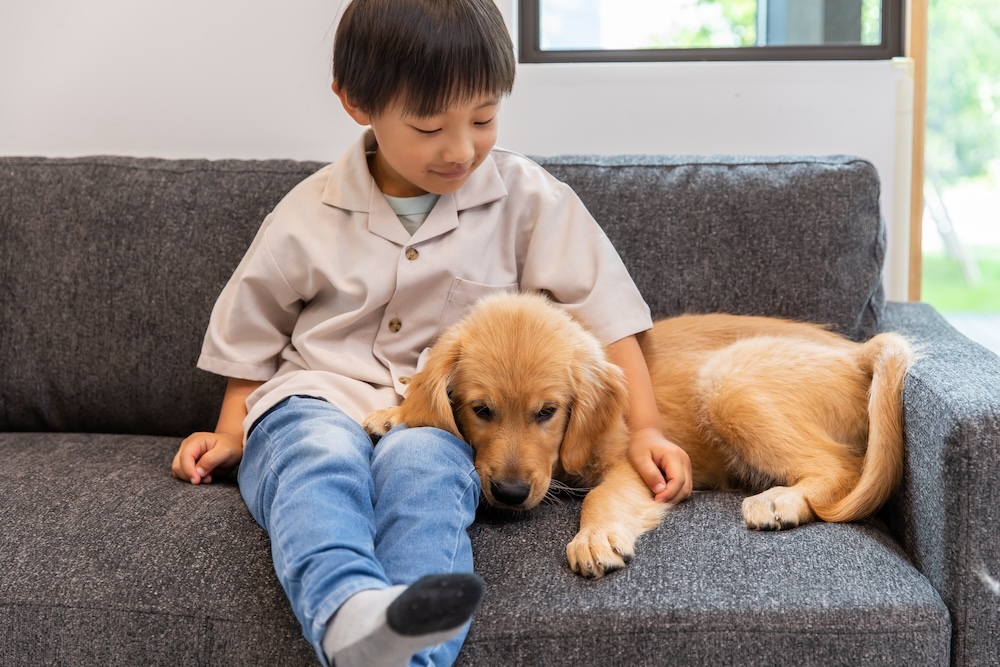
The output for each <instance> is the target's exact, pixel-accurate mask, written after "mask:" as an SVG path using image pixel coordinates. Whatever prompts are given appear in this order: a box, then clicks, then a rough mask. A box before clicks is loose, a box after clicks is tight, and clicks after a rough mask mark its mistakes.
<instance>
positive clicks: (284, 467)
mask: <svg viewBox="0 0 1000 667" xmlns="http://www.w3.org/2000/svg"><path fill="white" fill-rule="evenodd" d="M239 485H240V492H241V493H242V494H243V499H244V501H245V502H246V504H247V507H248V508H249V509H250V513H251V514H252V515H253V517H254V519H256V520H257V523H259V524H260V525H261V526H263V528H264V529H265V530H266V531H267V533H268V535H269V536H270V538H271V556H272V558H273V560H274V570H275V572H276V573H277V575H278V580H279V581H280V582H281V585H282V587H283V588H284V589H285V593H286V594H287V595H288V599H289V601H290V602H291V605H292V609H293V610H294V612H295V615H296V617H298V619H299V622H300V623H301V624H302V629H303V634H305V636H306V639H308V640H309V641H310V642H311V643H312V645H313V646H314V647H316V650H317V653H318V654H319V656H320V660H321V661H322V662H323V663H324V664H325V663H326V660H325V658H324V657H323V653H322V650H321V649H320V642H321V641H322V639H323V633H324V632H325V630H326V625H327V623H328V622H329V620H330V618H331V617H332V616H333V615H334V613H335V612H336V611H337V609H339V608H340V605H341V604H343V603H344V601H346V600H347V599H348V598H349V597H351V596H352V595H354V594H355V593H357V592H359V591H362V590H365V589H370V588H387V587H389V586H394V585H397V584H410V583H412V582H414V581H416V580H417V579H419V578H420V577H422V576H424V575H426V574H434V573H446V572H472V546H471V544H470V542H469V536H468V533H467V532H466V531H467V529H468V528H469V526H470V525H471V524H472V521H473V519H474V518H475V513H476V506H477V504H478V502H479V476H478V475H477V474H476V470H475V468H474V467H473V452H472V448H471V447H469V446H468V445H467V444H466V443H465V442H463V441H462V440H460V439H458V438H456V437H455V436H453V435H451V434H450V433H447V432H446V431H442V430H439V429H434V428H412V429H411V428H406V427H402V426H401V427H397V428H395V429H393V430H392V431H390V432H389V433H388V434H386V436H385V437H383V438H382V439H381V440H380V441H379V443H378V446H377V447H372V443H371V439H370V438H369V437H368V434H367V433H365V431H364V429H362V428H361V426H360V425H358V423H357V422H355V421H354V420H352V419H351V418H350V417H348V416H347V415H346V414H345V413H344V412H342V411H341V410H340V409H338V408H337V407H335V406H333V405H331V404H330V403H328V402H326V401H323V400H321V399H316V398H309V397H299V396H295V397H292V398H289V399H287V400H285V401H283V402H282V403H279V404H278V405H277V406H276V407H275V408H273V409H272V410H271V411H270V412H268V413H267V414H265V415H264V416H263V417H262V418H261V419H260V420H259V421H258V422H257V424H256V425H254V427H253V429H252V430H251V432H250V435H249V436H248V437H247V443H246V448H245V450H244V452H243V460H242V462H241V464H240V469H239ZM467 631H468V626H466V628H465V629H464V630H463V631H462V632H461V633H459V635H458V636H457V637H455V638H454V639H452V640H451V641H449V642H447V643H445V644H441V645H439V646H435V647H431V648H430V649H427V650H425V651H422V652H421V653H419V654H418V655H417V656H415V657H414V659H413V661H412V662H411V665H413V666H417V665H420V666H428V667H429V666H431V665H434V666H441V665H451V664H452V663H453V662H454V661H455V658H456V656H457V655H458V651H459V649H460V648H461V646H462V642H463V641H464V640H465V635H466V633H467Z"/></svg>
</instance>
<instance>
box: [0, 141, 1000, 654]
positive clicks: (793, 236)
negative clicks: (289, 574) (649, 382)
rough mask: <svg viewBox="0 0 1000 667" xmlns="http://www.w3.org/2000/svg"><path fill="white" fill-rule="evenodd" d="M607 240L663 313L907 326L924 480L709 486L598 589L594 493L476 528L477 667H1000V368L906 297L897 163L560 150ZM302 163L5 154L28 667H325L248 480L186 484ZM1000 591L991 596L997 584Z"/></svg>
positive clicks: (3, 628)
mask: <svg viewBox="0 0 1000 667" xmlns="http://www.w3.org/2000/svg"><path fill="white" fill-rule="evenodd" d="M540 162H542V164H543V165H545V166H546V168H548V169H549V170H550V171H551V172H552V173H554V174H555V175H556V176H557V177H558V178H560V179H562V180H565V181H566V182H568V183H569V184H570V185H572V186H573V187H575V188H576V190H577V191H578V192H579V193H580V195H581V197H582V198H583V199H584V201H585V202H586V203H587V205H588V206H589V207H590V209H591V211H592V212H593V213H594V215H595V217H596V218H597V219H598V220H599V221H600V222H601V223H602V225H604V227H605V229H606V230H607V233H608V234H609V236H610V237H611V239H612V240H613V241H614V242H615V244H616V245H617V246H618V248H619V250H620V252H621V254H622V256H623V257H624V259H625V261H626V263H627V264H628V266H629V267H630V269H631V270H632V271H633V275H634V277H635V279H636V281H637V283H638V284H639V286H640V288H641V289H642V291H643V293H644V294H645V295H646V297H647V299H648V300H649V303H650V305H651V307H652V309H653V311H654V314H655V315H657V316H665V315H671V314H676V313H680V312H685V311H690V312H699V311H700V312H706V311H729V312H736V313H755V314H769V315H781V316H788V317H795V318H800V319H805V320H811V321H816V322H822V323H827V324H830V325H831V326H833V327H834V328H835V329H837V330H839V331H841V332H843V333H845V334H847V335H849V336H851V337H853V338H856V339H861V338H865V337H868V336H871V335H872V334H874V333H875V332H877V331H882V330H888V329H894V330H899V331H902V332H903V333H905V334H906V335H908V336H909V337H911V338H912V339H913V341H914V342H915V343H916V344H917V345H918V346H919V347H920V348H921V351H922V356H921V358H920V360H919V361H918V363H917V364H916V365H915V366H914V367H913V370H912V372H911V374H910V376H909V378H908V381H907V385H906V391H905V402H906V443H907V454H906V469H905V474H904V481H903V484H902V487H901V489H900V490H899V492H898V493H897V494H896V496H895V497H894V498H893V500H892V501H891V502H890V504H889V506H888V507H887V508H886V509H885V511H883V512H882V513H881V514H880V515H879V516H878V517H875V518H873V519H871V520H868V521H866V522H863V523H857V524H849V525H829V524H815V525H809V526H806V527H802V528H798V529H795V530H792V531H786V532H779V533H755V532H750V531H747V530H746V529H745V528H744V526H743V524H742V519H741V517H740V512H739V505H740V500H741V498H740V496H739V495H738V494H731V493H698V494H695V495H694V496H693V497H692V498H690V499H689V500H687V501H686V502H684V503H683V504H681V505H680V506H678V507H677V508H676V509H674V510H673V511H672V512H671V513H670V514H669V516H668V517H667V519H666V520H665V522H664V523H663V525H662V526H660V527H659V528H658V529H656V530H654V531H652V532H651V533H649V534H647V535H646V536H644V537H643V538H642V539H641V540H640V542H639V545H638V554H637V557H636V558H635V560H634V561H633V562H632V564H631V566H630V567H628V568H627V569H625V570H623V571H621V572H618V573H615V574H614V575H612V576H609V577H607V578H605V579H601V580H597V581H591V580H585V579H581V578H578V577H576V576H575V575H573V574H572V573H571V572H570V571H569V568H568V567H567V565H566V563H565V560H564V546H565V544H566V542H567V541H568V540H569V539H570V538H571V536H572V535H573V533H574V532H575V528H576V521H577V512H578V510H579V500H578V499H574V498H567V499H565V500H563V501H562V502H558V503H551V504H545V505H543V506H541V507H540V508H538V510H537V511H535V512H533V513H531V514H528V515H524V516H516V517H509V516H502V515H496V514H494V513H491V512H489V511H484V512H482V516H481V517H480V518H479V520H478V521H477V523H476V524H475V526H474V527H473V529H472V539H473V542H474V546H475V557H476V563H477V569H478V571H479V572H480V573H481V574H482V576H483V578H484V579H485V581H486V586H487V589H486V596H485V599H484V602H483V606H482V609H481V611H480V612H479V613H478V615H477V616H476V618H475V620H474V623H473V627H472V629H471V632H470V634H469V638H468V641H467V643H466V646H465V648H464V649H463V652H462V654H461V656H460V659H459V663H460V664H461V665H466V666H470V667H471V666H486V665H491V666H492V665H504V666H510V665H529V666H542V667H549V666H551V667H556V666H562V665H567V666H568V665H574V666H581V665H600V666H608V665H621V666H626V665H627V666H630V667H632V666H644V665H794V666H795V667H803V666H807V665H850V666H851V667H856V666H858V665H876V664H877V665H906V666H907V667H912V666H914V665H945V664H954V665H960V666H978V665H997V664H1000V597H998V595H997V593H996V589H995V587H991V581H995V579H996V578H998V577H1000V520H998V518H997V509H996V500H997V498H998V497H1000V359H998V358H997V357H996V356H994V355H993V354H991V353H989V352H987V351H986V350H984V349H983V348H981V347H979V346H977V345H975V344H973V343H971V342H969V341H968V340H967V339H965V338H963V337H962V336H961V335H959V334H958V333H956V332H955V331H954V330H953V329H952V328H951V327H949V326H948V325H947V324H946V323H945V321H944V320H943V319H942V318H941V317H940V316H939V315H938V314H937V313H936V312H935V311H934V310H933V309H932V308H930V307H929V306H927V305H923V304H916V303H913V304H904V303H886V301H885V297H884V292H883V290H882V286H881V281H880V270H881V266H882V260H883V255H884V250H885V236H884V230H883V227H882V225H881V222H880V216H879V210H878V193H879V183H878V178H877V175H876V173H875V170H874V168H873V167H872V166H871V165H870V164H869V163H867V162H864V161H862V160H858V159H854V158H850V157H829V158H806V157H792V158H736V157H726V158H721V157H720V158H681V157H642V158H638V157H631V158H630V157H608V158H602V157H560V158H549V159H541V160H540ZM319 166H320V165H318V164H315V163H296V162H288V161H256V162H254V161H217V162H209V161H168V160H154V159H132V158H120V157H94V158H81V159H37V158H16V157H15V158H0V318H2V320H0V664H3V665H74V666H81V665H83V666H87V665H95V666H96V665H100V666H102V667H107V666H115V665H122V666H126V665H127V666H131V665H137V664H145V665H170V666H175V665H192V666H195V665H224V664H241V665H312V664H315V663H314V661H315V658H314V655H313V652H312V650H311V648H310V647H309V646H308V645H307V644H306V642H305V641H304V640H303V639H302V637H301V633H300V631H299V628H298V626H297V624H296V622H295V620H294V618H293V616H292V614H291V611H290V610H289V607H288V604H287V602H286V600H285V597H284V595H283V593H282V591H281V590H280V588H279V586H278V584H277V581H276V579H275V577H274V575H273V573H272V569H271V562H270V554H269V548H268V540H267V536H266V534H265V533H264V532H263V531H262V530H261V529H260V528H259V527H258V526H257V525H256V524H255V523H254V522H253V520H252V519H251V517H250V516H249V514H248V513H247V511H246V509H245V508H244V506H243V503H242V501H241V499H240V497H239V492H238V489H237V488H236V486H235V485H234V484H233V483H232V482H222V483H216V484H214V485H211V486H203V487H193V486H191V485H189V484H185V483H181V482H179V481H176V480H174V479H172V478H171V476H170V470H169V465H170V461H171V458H172V456H173V454H174V452H175V450H176V448H177V445H178V443H179V440H180V438H181V437H182V436H184V435H186V434H188V433H189V432H191V431H194V430H199V429H210V428H211V427H212V426H213V425H214V420H215V418H216V416H217V410H218V406H219V401H220V399H221V396H222V390H223V381H222V380H220V379H219V378H216V377H213V376H210V375H208V374H205V373H202V372H200V371H198V370H196V369H195V368H194V364H195V360H196V358H197V354H198V350H199V348H200V344H201V337H202V334H203V332H204V329H205V325H206V323H207V320H208V316H209V313H210V309H211V306H212V304H213V302H214V300H215V298H216V296H217V294H218V292H219V290H220V289H221V287H222V285H223V284H224V282H225V281H226V279H227V278H228V277H229V274H230V273H231V271H232V270H233V268H234V267H235V266H236V263H237V262H238V260H239V259H240V257H241V256H242V253H243V251H244V250H245V249H246V247H247V245H248V244H249V242H250V240H251V238H252V237H253V235H254V232H255V231H256V228H257V226H258V225H259V224H260V222H261V221H262V220H263V218H264V215H265V214H266V213H267V212H268V210H269V209H270V208H271V207H272V206H273V205H274V204H275V203H276V202H277V201H278V200H279V199H280V198H281V196H282V195H283V194H284V193H285V192H287V191H288V190H289V189H290V188H291V187H292V186H293V185H294V184H296V183H297V182H298V181H300V180H301V179H302V178H304V177H305V176H306V175H308V174H309V173H311V172H312V171H314V170H315V169H317V168H318V167H319ZM991 578H992V579H991Z"/></svg>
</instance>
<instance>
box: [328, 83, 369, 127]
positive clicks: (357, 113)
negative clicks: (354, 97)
mask: <svg viewBox="0 0 1000 667" xmlns="http://www.w3.org/2000/svg"><path fill="white" fill-rule="evenodd" d="M330 88H332V89H333V93H334V95H336V96H337V97H339V98H340V103H341V104H343V105H344V111H346V112H347V115H348V116H350V117H351V118H353V119H354V121H355V122H356V123H357V124H358V125H371V124H372V119H371V118H370V117H369V116H368V114H366V113H365V112H364V111H362V110H361V109H359V108H358V107H357V106H355V105H354V104H352V103H351V100H350V99H349V98H348V97H347V91H345V90H344V89H343V88H341V87H340V84H338V83H337V82H336V81H334V82H333V83H332V84H331V85H330Z"/></svg>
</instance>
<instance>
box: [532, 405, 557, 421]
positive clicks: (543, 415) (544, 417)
mask: <svg viewBox="0 0 1000 667" xmlns="http://www.w3.org/2000/svg"><path fill="white" fill-rule="evenodd" d="M555 414H556V407H555V406H552V405H547V406H545V407H544V408H542V409H541V410H539V411H538V414H536V415H535V421H537V422H539V423H541V422H547V421H548V420H550V419H552V417H554V416H555Z"/></svg>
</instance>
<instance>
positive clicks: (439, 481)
mask: <svg viewBox="0 0 1000 667" xmlns="http://www.w3.org/2000/svg"><path fill="white" fill-rule="evenodd" d="M371 470H372V479H373V481H374V485H375V525H376V533H375V534H376V536H375V553H376V557H377V559H378V561H379V563H380V564H381V565H382V568H383V569H384V571H385V573H386V575H387V576H388V578H389V581H390V582H392V583H393V584H394V585H399V584H403V585H408V584H411V583H413V582H415V581H417V580H418V579H420V578H421V577H423V576H426V575H428V574H434V573H445V572H453V573H471V572H472V571H473V564H472V545H471V543H470V541H469V535H468V532H467V531H468V528H469V526H470V525H471V524H472V522H473V520H474V519H475V515H476V507H477V505H478V503H479V495H480V488H479V476H478V475H477V474H476V470H475V466H474V465H473V450H472V448H471V447H470V446H469V445H468V444H466V443H465V442H463V441H462V440H460V439H459V438H456V437H455V436H453V435H451V434H450V433H447V432H446V431H442V430H440V429H435V428H406V427H397V428H395V429H393V430H392V431H390V432H389V433H388V434H386V435H385V436H384V437H383V438H382V439H381V440H379V443H378V446H377V447H376V448H375V453H374V458H373V459H372V468H371ZM467 632H468V625H467V624H466V626H465V627H464V628H462V630H461V632H459V633H458V634H457V635H456V636H455V637H454V638H452V639H451V640H449V641H447V642H445V643H443V644H441V645H438V646H435V647H433V648H430V649H428V650H425V651H422V652H420V653H419V654H417V655H416V656H415V657H414V659H413V661H412V662H411V665H414V666H416V665H434V666H435V667H441V666H443V665H451V664H452V663H453V662H454V661H455V658H456V657H457V655H458V651H459V649H460V648H461V646H462V642H463V641H464V640H465V635H466V634H467Z"/></svg>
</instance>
